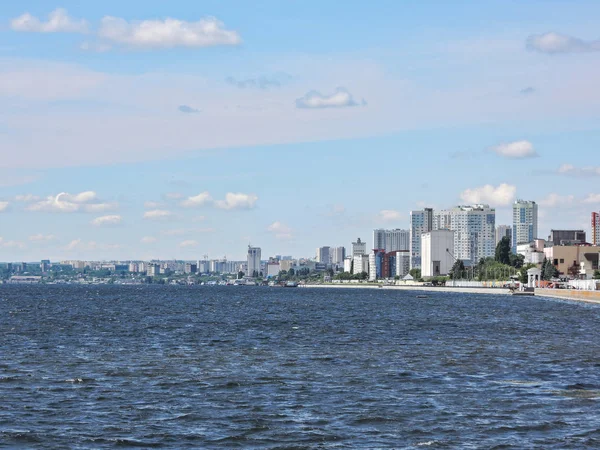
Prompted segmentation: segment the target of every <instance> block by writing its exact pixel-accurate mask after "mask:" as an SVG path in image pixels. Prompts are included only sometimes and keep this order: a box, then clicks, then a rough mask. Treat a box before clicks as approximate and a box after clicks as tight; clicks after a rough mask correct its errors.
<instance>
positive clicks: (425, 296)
mask: <svg viewBox="0 0 600 450" xmlns="http://www.w3.org/2000/svg"><path fill="white" fill-rule="evenodd" d="M417 298H429V296H428V295H417Z"/></svg>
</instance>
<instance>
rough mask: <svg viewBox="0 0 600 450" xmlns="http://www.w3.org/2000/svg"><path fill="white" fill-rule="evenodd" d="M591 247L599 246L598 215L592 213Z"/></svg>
mask: <svg viewBox="0 0 600 450" xmlns="http://www.w3.org/2000/svg"><path fill="white" fill-rule="evenodd" d="M592 245H600V213H597V212H593V213H592Z"/></svg>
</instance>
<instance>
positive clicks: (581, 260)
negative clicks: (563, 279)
mask: <svg viewBox="0 0 600 450" xmlns="http://www.w3.org/2000/svg"><path fill="white" fill-rule="evenodd" d="M544 254H545V255H546V258H548V260H550V261H551V262H552V264H554V267H556V268H557V269H558V271H559V272H560V274H561V275H573V276H574V277H575V278H584V279H591V278H592V277H593V275H594V271H596V270H598V260H599V258H600V246H583V245H555V246H554V247H549V248H545V249H544Z"/></svg>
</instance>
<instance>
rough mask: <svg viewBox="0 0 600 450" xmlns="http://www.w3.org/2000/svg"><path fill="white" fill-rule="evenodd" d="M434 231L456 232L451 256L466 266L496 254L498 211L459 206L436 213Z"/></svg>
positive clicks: (477, 206) (485, 207)
mask: <svg viewBox="0 0 600 450" xmlns="http://www.w3.org/2000/svg"><path fill="white" fill-rule="evenodd" d="M433 229H434V230H451V231H454V249H453V250H451V251H452V256H453V257H454V258H455V259H460V260H462V261H463V262H464V263H465V264H467V265H473V264H477V262H478V261H479V260H480V259H481V258H488V257H493V256H494V254H495V250H496V210H495V209H494V208H490V207H489V205H472V206H457V207H455V208H452V209H446V210H443V211H439V212H436V213H435V214H434V217H433Z"/></svg>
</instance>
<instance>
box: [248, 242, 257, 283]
mask: <svg viewBox="0 0 600 450" xmlns="http://www.w3.org/2000/svg"><path fill="white" fill-rule="evenodd" d="M259 274H260V247H252V246H250V245H249V246H248V266H247V272H246V276H248V277H257V276H258V275H259Z"/></svg>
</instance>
